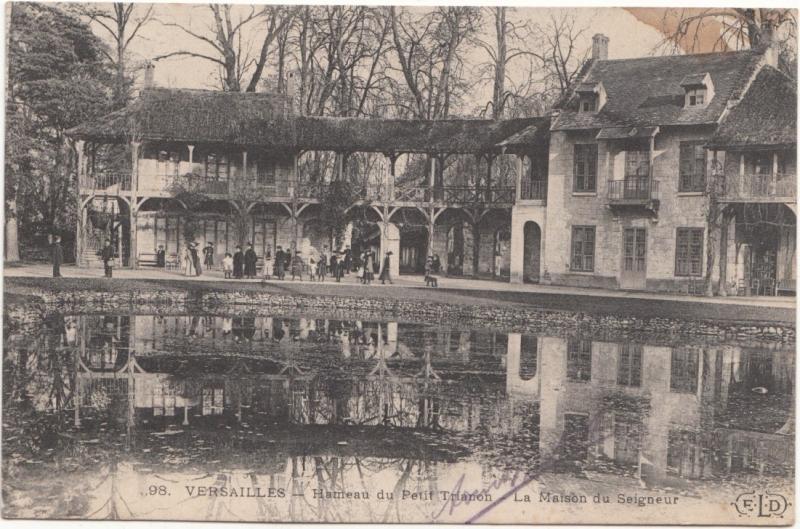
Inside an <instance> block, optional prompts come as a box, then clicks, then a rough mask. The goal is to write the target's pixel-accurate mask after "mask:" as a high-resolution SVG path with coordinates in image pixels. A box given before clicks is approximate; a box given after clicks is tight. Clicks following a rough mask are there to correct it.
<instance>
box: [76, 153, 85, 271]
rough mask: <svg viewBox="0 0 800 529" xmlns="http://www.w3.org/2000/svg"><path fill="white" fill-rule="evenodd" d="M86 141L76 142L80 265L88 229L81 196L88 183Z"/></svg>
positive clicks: (78, 260) (78, 253) (78, 263)
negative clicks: (84, 237)
mask: <svg viewBox="0 0 800 529" xmlns="http://www.w3.org/2000/svg"><path fill="white" fill-rule="evenodd" d="M84 146H85V142H84V141H83V140H78V141H76V142H75V151H76V152H77V155H78V160H77V164H78V167H77V170H78V171H77V172H78V198H77V201H78V225H77V226H76V228H75V229H76V232H75V265H76V266H80V265H81V261H82V259H83V233H84V231H85V230H86V216H85V215H84V211H83V199H82V197H81V188H83V187H84V186H85V185H86V163H85V158H86V153H85V151H84Z"/></svg>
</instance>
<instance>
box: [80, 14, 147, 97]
mask: <svg viewBox="0 0 800 529" xmlns="http://www.w3.org/2000/svg"><path fill="white" fill-rule="evenodd" d="M75 11H76V12H77V13H78V14H79V15H81V16H84V17H86V18H88V19H89V21H90V24H92V25H96V26H99V28H101V29H102V32H103V33H106V34H108V36H109V37H111V39H112V41H113V48H114V49H113V51H106V50H103V53H104V54H105V56H106V57H107V58H108V60H109V61H110V62H111V64H113V65H114V69H115V72H116V79H115V81H114V87H113V89H114V93H113V105H114V108H122V107H124V106H125V105H126V104H127V103H128V100H129V99H130V88H131V85H132V84H133V83H132V82H131V73H132V72H131V68H130V64H129V63H128V59H129V57H128V48H129V47H130V44H131V42H133V40H134V39H135V38H136V37H137V36H138V35H139V32H140V30H141V29H142V28H143V27H144V26H145V25H146V24H148V23H150V22H152V21H153V20H154V16H153V4H140V5H137V4H133V3H124V2H114V3H113V4H78V5H76V6H75Z"/></svg>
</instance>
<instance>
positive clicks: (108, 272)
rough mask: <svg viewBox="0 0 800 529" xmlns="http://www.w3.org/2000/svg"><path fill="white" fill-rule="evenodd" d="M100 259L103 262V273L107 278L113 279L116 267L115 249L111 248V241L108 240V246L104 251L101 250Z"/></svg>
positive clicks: (104, 247)
mask: <svg viewBox="0 0 800 529" xmlns="http://www.w3.org/2000/svg"><path fill="white" fill-rule="evenodd" d="M100 259H102V261H103V271H104V272H105V276H106V277H111V276H112V274H113V272H112V269H113V266H114V247H113V246H111V241H110V240H106V244H105V245H104V246H103V249H102V250H100Z"/></svg>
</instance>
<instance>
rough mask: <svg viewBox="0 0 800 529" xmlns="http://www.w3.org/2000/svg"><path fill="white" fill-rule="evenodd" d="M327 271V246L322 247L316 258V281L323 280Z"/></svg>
mask: <svg viewBox="0 0 800 529" xmlns="http://www.w3.org/2000/svg"><path fill="white" fill-rule="evenodd" d="M327 272H328V247H327V246H325V247H323V248H322V253H321V254H320V255H319V259H318V260H317V281H325V275H326V274H327Z"/></svg>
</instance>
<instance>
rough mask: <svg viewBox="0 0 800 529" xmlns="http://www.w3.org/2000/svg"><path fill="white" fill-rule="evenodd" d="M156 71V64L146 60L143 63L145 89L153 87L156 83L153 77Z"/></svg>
mask: <svg viewBox="0 0 800 529" xmlns="http://www.w3.org/2000/svg"><path fill="white" fill-rule="evenodd" d="M155 73H156V65H155V64H154V63H152V62H151V61H147V62H146V63H145V65H144V86H143V87H142V88H144V89H145V90H147V89H150V88H155V86H156V84H155V81H154V80H153V77H154V76H155Z"/></svg>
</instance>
